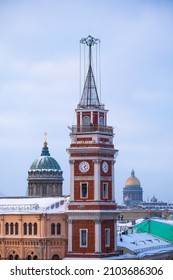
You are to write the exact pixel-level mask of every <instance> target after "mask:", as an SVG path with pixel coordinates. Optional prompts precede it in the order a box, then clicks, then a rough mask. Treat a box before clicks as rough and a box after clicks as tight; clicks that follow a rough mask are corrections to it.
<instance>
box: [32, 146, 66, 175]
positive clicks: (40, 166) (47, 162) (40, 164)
mask: <svg viewBox="0 0 173 280" xmlns="http://www.w3.org/2000/svg"><path fill="white" fill-rule="evenodd" d="M50 169H51V170H58V171H60V170H61V168H60V166H59V164H58V162H57V161H56V160H55V159H54V158H53V157H51V156H50V153H49V149H48V147H47V142H46V141H45V142H44V147H43V148H42V153H41V156H40V157H38V158H37V159H36V160H35V161H34V162H33V163H32V165H31V167H30V170H50Z"/></svg>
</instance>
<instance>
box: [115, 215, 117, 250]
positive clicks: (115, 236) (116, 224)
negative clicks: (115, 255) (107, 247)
mask: <svg viewBox="0 0 173 280" xmlns="http://www.w3.org/2000/svg"><path fill="white" fill-rule="evenodd" d="M114 250H115V251H117V221H116V220H115V221H114Z"/></svg>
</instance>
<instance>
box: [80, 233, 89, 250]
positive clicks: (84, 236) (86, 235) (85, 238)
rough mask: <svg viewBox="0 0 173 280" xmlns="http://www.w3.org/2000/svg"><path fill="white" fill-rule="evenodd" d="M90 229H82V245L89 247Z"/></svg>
mask: <svg viewBox="0 0 173 280" xmlns="http://www.w3.org/2000/svg"><path fill="white" fill-rule="evenodd" d="M87 241H88V230H87V229H80V247H87V245H88V242H87Z"/></svg>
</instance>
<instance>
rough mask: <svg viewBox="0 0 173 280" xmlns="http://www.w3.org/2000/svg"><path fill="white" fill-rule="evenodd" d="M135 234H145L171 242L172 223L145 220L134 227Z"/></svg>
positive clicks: (172, 237)
mask: <svg viewBox="0 0 173 280" xmlns="http://www.w3.org/2000/svg"><path fill="white" fill-rule="evenodd" d="M133 228H135V229H136V230H137V232H147V233H151V234H153V235H155V236H158V237H160V238H163V239H165V240H168V241H170V242H173V222H172V221H166V220H151V219H150V220H146V221H143V222H142V223H140V224H137V225H134V226H133Z"/></svg>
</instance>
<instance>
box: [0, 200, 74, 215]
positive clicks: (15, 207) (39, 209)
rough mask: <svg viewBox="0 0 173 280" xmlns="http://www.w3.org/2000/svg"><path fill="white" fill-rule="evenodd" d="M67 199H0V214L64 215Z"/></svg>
mask: <svg viewBox="0 0 173 280" xmlns="http://www.w3.org/2000/svg"><path fill="white" fill-rule="evenodd" d="M68 201H69V197H26V198H25V197H18V198H14V197H11V198H0V214H21V213H25V214H34V213H64V212H65V211H66V210H67V205H68Z"/></svg>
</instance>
